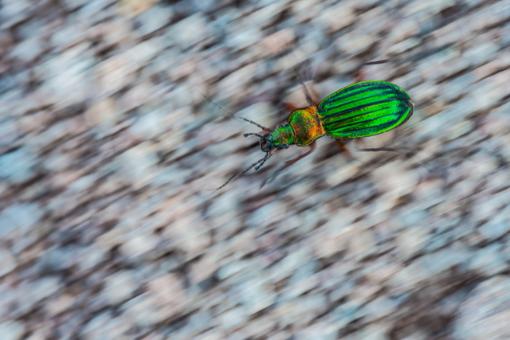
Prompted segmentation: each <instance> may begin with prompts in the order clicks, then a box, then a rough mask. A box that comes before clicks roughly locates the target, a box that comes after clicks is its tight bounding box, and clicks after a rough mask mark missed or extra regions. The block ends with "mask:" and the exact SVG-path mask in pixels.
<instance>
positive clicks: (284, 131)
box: [269, 124, 295, 147]
mask: <svg viewBox="0 0 510 340" xmlns="http://www.w3.org/2000/svg"><path fill="white" fill-rule="evenodd" d="M269 140H270V142H271V143H272V144H273V145H274V146H275V147H278V146H282V145H292V144H294V143H295V142H294V130H292V128H291V126H290V125H289V124H284V125H281V126H279V127H277V128H276V129H274V130H273V131H272V132H271V134H270V135H269Z"/></svg>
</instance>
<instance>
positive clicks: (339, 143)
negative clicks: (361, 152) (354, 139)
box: [335, 139, 353, 159]
mask: <svg viewBox="0 0 510 340" xmlns="http://www.w3.org/2000/svg"><path fill="white" fill-rule="evenodd" d="M335 143H336V145H337V146H338V148H339V149H340V153H343V154H345V155H346V156H347V158H349V159H353V157H352V153H351V151H350V150H349V149H348V148H347V143H346V142H345V141H343V140H341V139H335Z"/></svg>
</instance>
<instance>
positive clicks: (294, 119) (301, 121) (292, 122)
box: [270, 105, 325, 147]
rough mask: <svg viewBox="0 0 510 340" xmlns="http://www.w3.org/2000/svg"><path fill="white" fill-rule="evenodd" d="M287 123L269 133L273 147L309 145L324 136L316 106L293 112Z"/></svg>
mask: <svg viewBox="0 0 510 340" xmlns="http://www.w3.org/2000/svg"><path fill="white" fill-rule="evenodd" d="M287 121H288V123H287V124H284V125H281V126H280V127H278V128H276V129H275V130H274V131H273V132H271V135H270V140H271V142H272V143H273V145H274V146H275V147H278V146H281V145H292V144H295V145H298V146H305V145H310V144H312V143H313V142H314V141H315V140H316V139H317V138H320V137H322V136H324V134H325V131H324V128H323V127H322V124H321V122H320V119H319V116H318V115H317V107H316V106H313V105H312V106H308V107H305V108H302V109H297V110H294V111H293V112H292V113H291V114H290V115H289V118H288V119H287Z"/></svg>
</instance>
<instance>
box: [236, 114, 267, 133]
mask: <svg viewBox="0 0 510 340" xmlns="http://www.w3.org/2000/svg"><path fill="white" fill-rule="evenodd" d="M237 118H239V119H242V120H244V121H245V122H248V123H250V124H253V125H255V126H258V127H259V128H261V129H262V130H264V131H266V132H271V129H270V128H267V127H265V126H262V125H260V124H259V123H256V122H254V121H253V120H250V119H247V118H244V117H237Z"/></svg>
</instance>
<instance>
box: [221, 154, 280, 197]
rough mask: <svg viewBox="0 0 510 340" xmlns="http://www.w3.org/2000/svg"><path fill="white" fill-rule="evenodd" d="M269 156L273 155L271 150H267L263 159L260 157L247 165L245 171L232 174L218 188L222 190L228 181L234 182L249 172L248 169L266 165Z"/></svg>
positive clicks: (256, 168)
mask: <svg viewBox="0 0 510 340" xmlns="http://www.w3.org/2000/svg"><path fill="white" fill-rule="evenodd" d="M269 157H271V153H270V152H267V153H266V154H265V156H264V157H263V158H261V159H259V160H258V161H256V162H255V163H253V164H251V165H250V166H249V167H247V168H246V169H244V170H243V171H241V172H239V173H237V174H234V175H232V176H230V178H229V179H228V180H227V181H226V182H225V183H223V184H222V185H221V186H220V187H218V189H216V190H220V189H222V188H224V187H225V186H226V185H227V184H228V183H230V182H232V181H233V180H235V179H236V178H238V177H240V176H242V175H244V174H245V173H247V172H248V171H250V170H251V169H253V168H255V170H257V171H258V170H259V169H260V167H261V166H262V165H264V163H265V162H266V161H267V160H268V159H269Z"/></svg>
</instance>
